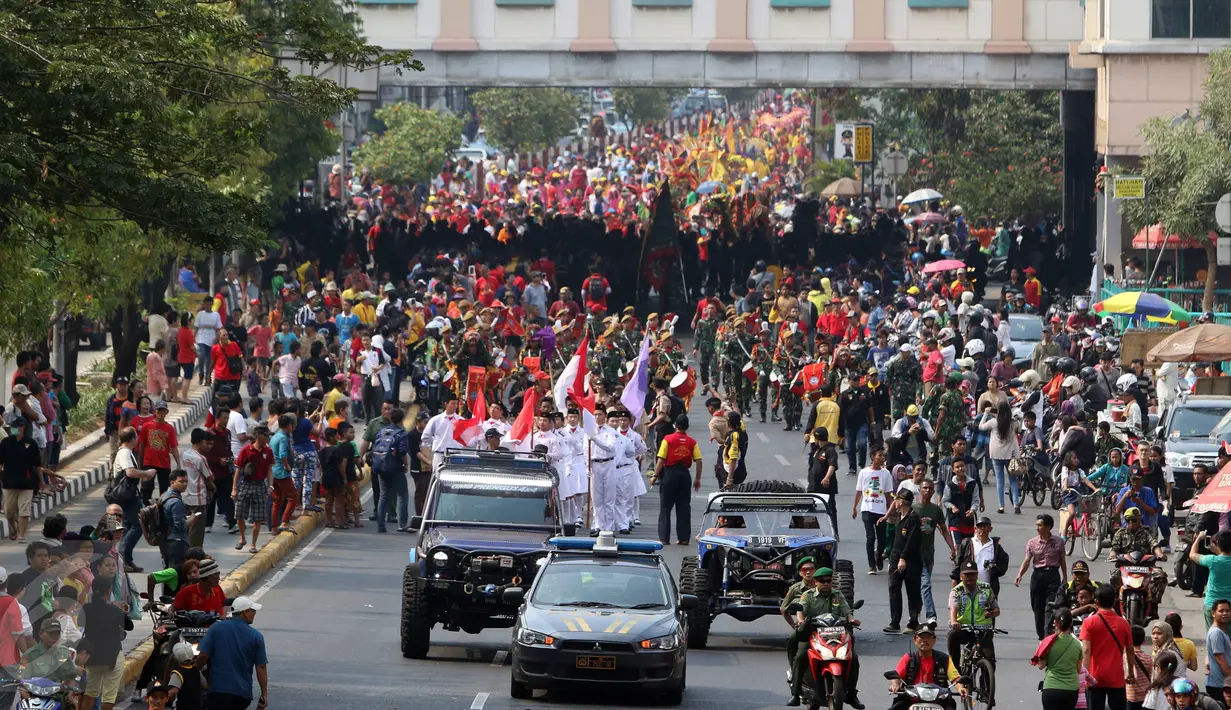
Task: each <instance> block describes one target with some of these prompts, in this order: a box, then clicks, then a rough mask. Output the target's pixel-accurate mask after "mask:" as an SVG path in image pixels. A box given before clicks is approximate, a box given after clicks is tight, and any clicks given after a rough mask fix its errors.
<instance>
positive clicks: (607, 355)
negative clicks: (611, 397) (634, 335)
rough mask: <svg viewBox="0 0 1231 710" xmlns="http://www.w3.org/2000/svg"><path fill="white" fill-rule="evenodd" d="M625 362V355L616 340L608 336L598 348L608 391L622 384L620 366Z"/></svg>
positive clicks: (599, 360)
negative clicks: (617, 345)
mask: <svg viewBox="0 0 1231 710" xmlns="http://www.w3.org/2000/svg"><path fill="white" fill-rule="evenodd" d="M623 364H624V356H623V355H622V354H621V353H620V349H619V348H618V347H616V344H615V342H614V341H613V340H612V339H611V338H610V337H606V338H604V339H603V341H602V344H601V345H600V346H599V350H598V366H599V371H600V372H601V373H602V379H603V386H604V387H606V388H607V391H608V392H611V391H614V390H615V388H616V387H617V386H619V384H620V367H621V366H622V365H623Z"/></svg>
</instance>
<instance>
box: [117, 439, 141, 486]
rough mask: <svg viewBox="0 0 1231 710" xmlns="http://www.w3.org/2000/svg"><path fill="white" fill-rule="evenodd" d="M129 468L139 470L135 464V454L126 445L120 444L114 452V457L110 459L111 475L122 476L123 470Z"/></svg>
mask: <svg viewBox="0 0 1231 710" xmlns="http://www.w3.org/2000/svg"><path fill="white" fill-rule="evenodd" d="M130 468H135V469H137V470H141V467H140V466H138V465H137V455H136V454H134V453H133V450H132V449H130V448H128V447H127V446H121V447H120V449H119V451H116V452H115V458H114V459H112V461H111V475H112V476H115V477H116V478H118V477H120V476H123V475H124V472H125V471H127V470H128V469H130Z"/></svg>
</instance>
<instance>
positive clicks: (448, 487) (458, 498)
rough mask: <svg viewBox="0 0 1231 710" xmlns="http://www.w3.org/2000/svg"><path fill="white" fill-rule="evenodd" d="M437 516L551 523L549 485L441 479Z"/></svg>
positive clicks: (436, 517)
mask: <svg viewBox="0 0 1231 710" xmlns="http://www.w3.org/2000/svg"><path fill="white" fill-rule="evenodd" d="M435 519H436V520H448V521H456V522H466V523H470V522H474V523H509V524H514V525H548V526H550V525H551V524H552V523H553V517H552V496H551V488H549V487H547V486H525V487H509V486H507V485H501V486H498V487H497V486H492V485H486V484H480V483H443V484H441V486H440V497H439V498H438V499H437V501H436V513H435Z"/></svg>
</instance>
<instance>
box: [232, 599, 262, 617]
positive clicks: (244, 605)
mask: <svg viewBox="0 0 1231 710" xmlns="http://www.w3.org/2000/svg"><path fill="white" fill-rule="evenodd" d="M249 610H251V611H260V610H261V605H260V604H257V603H256V602H254V601H252V597H239V598H237V599H236V600H235V603H234V604H232V605H231V613H233V614H238V613H239V612H241V611H249Z"/></svg>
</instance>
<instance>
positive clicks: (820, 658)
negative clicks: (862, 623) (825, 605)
mask: <svg viewBox="0 0 1231 710" xmlns="http://www.w3.org/2000/svg"><path fill="white" fill-rule="evenodd" d="M861 606H863V600H862V599H861V600H859V601H857V602H855V604H854V605H853V606H852V607H851V608H852V609H858V608H860V607H861ZM805 623H807V624H810V625H811V627H812V633H811V634H809V636H808V673H807V675H805V676H804V679H803V684H802V685H801V687H800V700H801V701H802V702H803V704H807V706H808V708H809V710H817V709H818V708H820V707H821V706H822V705H824V706H825V707H827V708H829V709H830V710H841V709H842V708H843V707H844V706H845V705H846V697H847V695H846V694H847V690H848V688H851V689H853V688H854V687H855V683H856V681H857V678H855V677H853V675H852V672H851V671H852V667H853V665H854V662H855V643H854V642H855V638H854V631H855V629H854V627H855V626H858V625H859V621H858V620H853V621H847V620H846V619H842V618H839V617H836V616H833V615H832V614H824V615H822V616H818V617H816V618H814V619H808V620H807V621H806V622H805Z"/></svg>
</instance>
